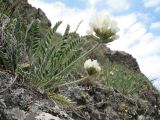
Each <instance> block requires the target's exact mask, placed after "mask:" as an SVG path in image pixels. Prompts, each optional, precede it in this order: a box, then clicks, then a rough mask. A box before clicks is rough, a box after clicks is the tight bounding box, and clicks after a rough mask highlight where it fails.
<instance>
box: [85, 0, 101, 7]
mask: <svg viewBox="0 0 160 120" xmlns="http://www.w3.org/2000/svg"><path fill="white" fill-rule="evenodd" d="M87 1H88V2H89V4H90V5H91V6H92V7H94V6H95V5H96V4H97V3H98V2H100V1H102V0H87Z"/></svg>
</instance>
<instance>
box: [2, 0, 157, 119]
mask: <svg viewBox="0 0 160 120" xmlns="http://www.w3.org/2000/svg"><path fill="white" fill-rule="evenodd" d="M3 1H4V2H6V4H7V5H11V4H13V3H14V2H15V1H13V0H3ZM19 5H20V7H19V11H20V16H21V17H22V18H23V17H24V18H26V19H24V20H25V22H27V23H29V22H31V20H32V19H36V18H38V19H40V20H41V21H42V23H43V24H44V26H48V27H49V26H50V25H51V24H50V21H49V20H48V19H47V17H46V16H45V14H44V13H43V12H42V11H41V10H40V9H38V10H37V9H35V8H33V7H32V6H31V5H29V4H28V3H27V0H21V1H20V4H19ZM100 51H101V55H103V56H104V57H103V58H104V59H105V58H107V59H109V60H110V61H111V62H119V63H120V64H122V65H124V66H126V67H127V68H129V69H132V70H134V71H135V72H140V69H139V66H138V64H137V62H136V60H135V59H134V58H133V57H132V56H131V55H129V54H127V53H124V52H119V51H112V50H110V49H109V48H106V47H105V46H102V47H101V49H100ZM91 57H93V58H95V57H97V56H94V55H91ZM54 92H56V93H59V94H62V95H64V96H66V97H67V98H69V99H70V100H72V102H74V104H71V106H70V107H66V108H64V107H63V106H62V105H58V104H57V103H56V102H54V101H53V100H51V99H50V98H49V97H48V96H47V94H45V93H43V92H42V91H40V90H38V89H35V88H33V87H31V86H30V85H29V84H27V83H26V82H25V81H24V80H23V79H22V78H20V77H17V76H15V74H14V73H10V72H8V71H4V70H1V69H0V120H159V119H160V94H159V92H158V91H157V90H155V89H154V87H153V86H150V87H149V88H146V89H145V90H143V91H139V93H138V94H135V95H130V94H124V93H122V92H120V91H118V90H116V89H113V88H112V87H106V86H104V84H103V83H100V82H93V81H92V80H91V81H90V80H88V81H85V82H81V83H79V84H76V85H72V86H65V87H61V88H57V89H56V91H54Z"/></svg>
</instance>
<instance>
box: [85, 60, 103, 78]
mask: <svg viewBox="0 0 160 120" xmlns="http://www.w3.org/2000/svg"><path fill="white" fill-rule="evenodd" d="M84 68H85V69H86V70H87V72H88V74H89V75H93V74H95V73H97V72H100V71H101V67H100V65H99V63H98V62H97V60H93V61H92V60H91V59H88V60H86V61H85V63H84Z"/></svg>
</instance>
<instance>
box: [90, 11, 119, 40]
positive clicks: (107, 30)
mask: <svg viewBox="0 0 160 120" xmlns="http://www.w3.org/2000/svg"><path fill="white" fill-rule="evenodd" d="M89 25H90V31H88V34H93V33H94V32H95V35H96V36H97V37H99V38H101V39H110V41H108V42H111V41H113V40H115V39H118V38H119V36H118V35H116V33H117V32H118V31H119V28H118V26H117V22H116V21H114V20H112V19H111V18H110V17H109V16H108V15H106V14H98V15H96V16H95V17H93V18H92V19H91V21H90V24H89Z"/></svg>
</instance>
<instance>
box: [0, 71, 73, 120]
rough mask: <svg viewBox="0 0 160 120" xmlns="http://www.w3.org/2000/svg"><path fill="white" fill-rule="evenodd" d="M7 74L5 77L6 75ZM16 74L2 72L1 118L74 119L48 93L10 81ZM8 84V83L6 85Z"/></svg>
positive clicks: (14, 119)
mask: <svg viewBox="0 0 160 120" xmlns="http://www.w3.org/2000/svg"><path fill="white" fill-rule="evenodd" d="M4 76H5V77H4ZM14 77H15V76H14V75H12V74H10V73H7V72H2V71H1V72H0V84H1V85H2V83H3V86H8V87H1V93H0V120H72V119H71V118H70V117H69V116H68V115H67V114H66V113H65V111H63V110H61V109H60V108H59V107H58V106H57V105H56V103H54V102H53V101H51V100H50V99H49V98H48V97H47V96H46V95H42V94H41V93H40V92H39V91H38V90H36V89H35V88H32V87H31V86H29V85H27V84H26V83H22V82H20V81H18V79H17V80H16V81H15V82H14V83H12V82H10V83H9V82H8V81H9V80H12V78H14ZM5 84H6V85H5Z"/></svg>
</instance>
